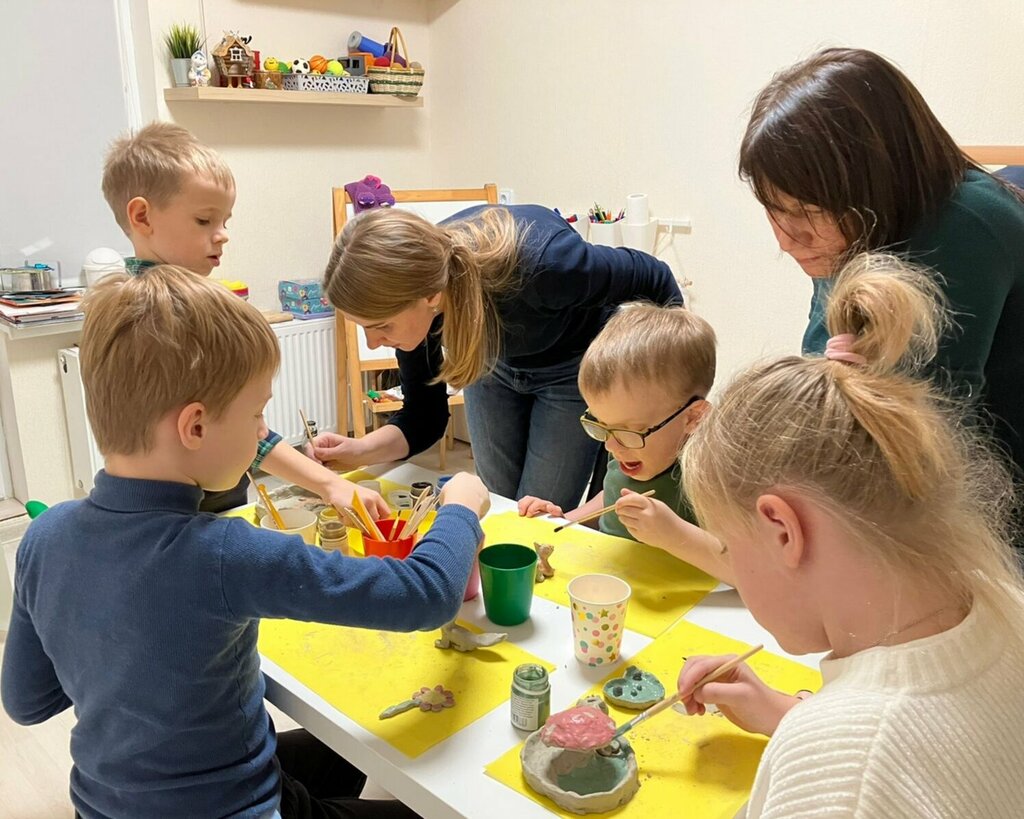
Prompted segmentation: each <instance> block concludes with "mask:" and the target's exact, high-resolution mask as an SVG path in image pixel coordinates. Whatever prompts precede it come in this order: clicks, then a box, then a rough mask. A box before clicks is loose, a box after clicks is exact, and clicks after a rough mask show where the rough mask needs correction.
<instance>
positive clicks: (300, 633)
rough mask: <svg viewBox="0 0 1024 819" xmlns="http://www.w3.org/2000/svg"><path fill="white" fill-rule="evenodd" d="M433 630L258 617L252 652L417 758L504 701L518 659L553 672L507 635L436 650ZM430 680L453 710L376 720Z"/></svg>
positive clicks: (370, 730)
mask: <svg viewBox="0 0 1024 819" xmlns="http://www.w3.org/2000/svg"><path fill="white" fill-rule="evenodd" d="M460 625H465V624H460ZM467 627H469V626H467ZM469 628H471V630H473V631H478V629H475V628H472V627H469ZM440 636H441V631H440V630H437V631H430V632H422V631H418V632H413V633H411V634H406V633H398V632H390V631H373V630H370V629H359V628H348V627H345V626H328V625H323V624H320V623H300V622H297V621H294V620H263V621H262V622H261V623H260V637H259V651H260V654H262V655H263V656H265V657H267V658H268V659H270V660H272V661H273V662H275V663H277V664H278V665H279V666H281V668H283V669H284V670H285V671H287V672H288V673H289V674H291V675H292V676H293V677H295V678H296V679H297V680H298V681H299V682H301V683H303V684H304V685H306V686H307V687H308V688H310V689H311V690H312V691H314V692H316V693H317V694H318V695H319V696H321V697H323V699H325V700H326V701H327V702H329V703H330V704H331V705H333V706H334V707H335V708H337V709H338V710H339V711H341V712H343V713H344V714H345V715H346V716H348V717H349V718H350V719H352V720H353V721H355V722H357V723H359V725H361V726H362V727H363V728H365V729H366V730H367V731H369V732H370V733H372V734H375V735H376V736H378V737H380V738H381V739H384V740H386V741H387V742H390V743H391V744H392V745H394V746H395V747H396V748H397V749H398V750H400V751H401V752H402V753H404V754H406V755H408V756H410V757H416V756H419V755H420V754H422V753H423V752H424V751H426V750H427V749H428V748H430V747H432V746H433V745H436V744H437V743H438V742H441V741H442V740H444V739H447V738H448V737H450V736H451V735H452V734H454V733H455V732H456V731H459V730H461V729H463V728H465V727H466V726H467V725H469V724H470V723H471V722H474V721H475V720H477V719H479V718H480V717H482V716H483V715H484V714H486V713H487V712H488V711H490V710H491V709H493V708H495V707H497V706H498V705H500V704H501V703H503V702H505V701H507V700H508V698H509V690H510V686H511V684H512V672H513V670H514V669H515V667H516V666H517V665H519V664H521V663H538V664H539V665H542V666H544V667H545V668H546V669H547V670H548V671H549V672H551V671H554V666H553V665H551V664H550V663H546V662H544V661H543V660H540V659H538V658H537V657H535V656H533V655H532V654H530V653H528V652H526V651H523V650H522V649H521V648H519V647H518V646H516V645H514V644H512V643H509V642H507V641H506V642H503V643H499V644H498V645H496V646H492V647H490V648H478V649H477V650H476V651H472V652H467V653H463V652H460V651H455V650H452V649H447V650H442V649H438V648H435V647H434V640H436V639H437V638H439V637H440ZM435 685H443V686H444V687H445V688H446V689H447V690H449V691H451V692H452V693H454V695H455V706H454V707H453V708H445V709H444V710H443V711H439V712H437V713H434V712H426V713H425V712H422V711H420V710H419V709H415V710H412V711H407V712H406V713H404V714H399V715H398V716H396V717H393V718H391V719H387V720H381V719H378V715H379V714H380V712H381V711H383V710H384V709H385V708H387V707H388V706H391V705H396V704H397V703H399V702H402V701H403V700H407V699H409V698H410V697H411V696H412V694H413V693H414V692H416V691H419V690H420V688H422V687H424V686H426V687H429V688H433V687H434V686H435Z"/></svg>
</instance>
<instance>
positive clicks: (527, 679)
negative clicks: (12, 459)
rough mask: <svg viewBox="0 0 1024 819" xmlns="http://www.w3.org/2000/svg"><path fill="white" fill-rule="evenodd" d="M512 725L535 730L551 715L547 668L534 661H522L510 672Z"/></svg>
mask: <svg viewBox="0 0 1024 819" xmlns="http://www.w3.org/2000/svg"><path fill="white" fill-rule="evenodd" d="M509 703H510V706H511V709H512V727H513V728H518V729H519V730H520V731H536V730H537V729H538V728H541V727H542V726H543V725H544V723H545V722H547V721H548V717H549V716H550V715H551V681H550V680H549V679H548V672H547V670H546V669H545V668H544V667H543V666H540V665H537V664H536V663H524V664H523V665H520V666H517V667H516V670H515V671H513V672H512V696H511V697H510V698H509Z"/></svg>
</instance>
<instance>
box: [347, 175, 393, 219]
mask: <svg viewBox="0 0 1024 819" xmlns="http://www.w3.org/2000/svg"><path fill="white" fill-rule="evenodd" d="M345 190H346V191H348V195H349V198H350V199H351V200H352V212H353V213H362V212H363V211H364V210H372V209H373V208H390V207H392V206H393V205H394V204H395V197H394V195H393V194H392V193H391V188H389V187H388V186H387V185H385V184H384V183H383V182H382V181H381V179H380V177H379V176H374V175H373V174H367V175H366V176H365V177H363V178H362V179H359V180H356V181H355V182H349V183H348V184H347V185H346V186H345Z"/></svg>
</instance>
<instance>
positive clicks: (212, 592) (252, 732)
mask: <svg viewBox="0 0 1024 819" xmlns="http://www.w3.org/2000/svg"><path fill="white" fill-rule="evenodd" d="M201 498H202V490H201V489H199V488H198V487H192V486H188V485H185V484H179V483H167V482H161V481H145V480H133V479H126V478H117V477H113V476H110V475H107V474H106V473H105V472H100V473H99V475H97V478H96V486H95V489H94V490H93V492H92V494H91V495H90V496H89V497H88V498H86V499H84V500H78V501H70V502H67V503H62V504H59V505H57V506H54V507H52V508H51V509H50V510H48V511H47V512H46V513H45V514H43V515H41V516H40V517H39V518H38V519H36V520H35V521H34V522H33V523H32V525H31V526H30V527H29V529H28V532H27V533H26V534H25V537H24V538H23V540H22V542H21V545H20V546H19V548H18V557H17V568H16V573H15V600H14V609H13V612H12V617H11V625H10V630H9V633H8V636H7V642H6V646H5V650H4V657H3V675H2V695H3V705H4V708H5V709H6V710H7V712H8V714H10V716H11V718H12V719H14V720H15V721H16V722H19V723H22V724H34V723H38V722H42V721H44V720H46V719H49V718H50V717H52V716H53V715H55V714H58V713H60V712H61V711H63V710H64V709H66V708H68V707H71V706H73V707H74V709H75V714H76V716H77V718H78V722H77V724H76V725H75V727H74V729H73V730H72V733H71V755H72V758H73V760H74V766H73V768H72V771H71V797H72V801H73V803H74V805H75V808H76V809H77V810H78V812H79V813H80V814H81V815H82V816H83V817H86V819H92V817H101V816H102V817H133V818H134V817H141V816H145V817H148V818H150V819H156V818H157V817H171V816H174V817H181V816H190V817H203V816H210V817H213V816H217V817H224V816H232V817H263V816H268V815H269V814H270V813H272V812H273V810H274V809H275V808H276V806H277V803H278V800H279V788H280V777H279V774H278V773H277V769H276V768H275V763H274V759H273V757H274V751H275V747H276V740H275V735H274V729H273V724H272V723H271V722H270V718H269V716H268V715H267V713H266V710H265V708H264V706H263V695H264V681H263V676H262V674H261V673H260V670H259V656H258V654H257V650H256V640H257V635H258V628H259V620H260V618H263V617H268V618H292V619H296V620H305V621H316V622H322V623H334V624H339V625H347V626H364V627H368V628H379V629H388V630H393V631H413V630H416V629H427V628H435V627H439V626H440V625H442V624H443V623H445V622H447V621H449V620H451V619H452V618H454V616H455V614H456V613H457V612H458V609H459V606H460V604H461V602H462V595H463V592H464V591H465V587H466V583H467V581H468V579H469V571H470V566H471V564H472V559H473V556H474V555H475V553H476V546H477V544H478V543H479V541H480V538H481V537H482V532H481V529H480V525H479V522H478V520H477V518H476V515H474V514H473V513H472V512H471V511H470V510H468V509H466V508H465V507H461V506H457V505H450V506H445V507H443V508H442V509H441V511H440V512H439V513H438V516H437V520H436V522H435V524H434V526H433V527H432V529H431V531H430V533H429V534H428V535H427V536H426V537H425V538H424V539H423V541H422V542H421V544H420V545H419V546H418V547H417V549H416V551H415V552H414V553H413V554H412V555H410V556H409V557H408V558H407V559H406V560H403V561H398V560H390V559H389V560H375V559H361V558H349V557H344V556H343V555H341V554H339V553H337V552H326V551H323V550H321V549H317V548H315V547H311V546H308V545H306V544H305V543H304V542H303V541H302V539H301V538H300V537H298V536H296V535H291V536H284V535H280V534H277V533H275V532H270V531H267V530H263V529H258V528H256V527H254V526H251V525H250V524H249V523H247V522H245V521H243V520H241V519H239V518H218V517H214V516H212V515H208V514H203V513H200V512H198V508H199V502H200V499H201Z"/></svg>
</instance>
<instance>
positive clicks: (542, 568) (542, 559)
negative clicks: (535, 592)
mask: <svg viewBox="0 0 1024 819" xmlns="http://www.w3.org/2000/svg"><path fill="white" fill-rule="evenodd" d="M533 548H534V549H536V550H537V574H536V576H535V577H534V579H533V581H534V583H543V582H544V581H545V580H547V579H548V578H549V577H554V576H555V570H554V569H553V568H552V566H551V563H550V561H549V558H550V557H551V555H552V554H554V551H555V547H554V546H553V545H552V544H550V543H536V542H535V543H534V544H533Z"/></svg>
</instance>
